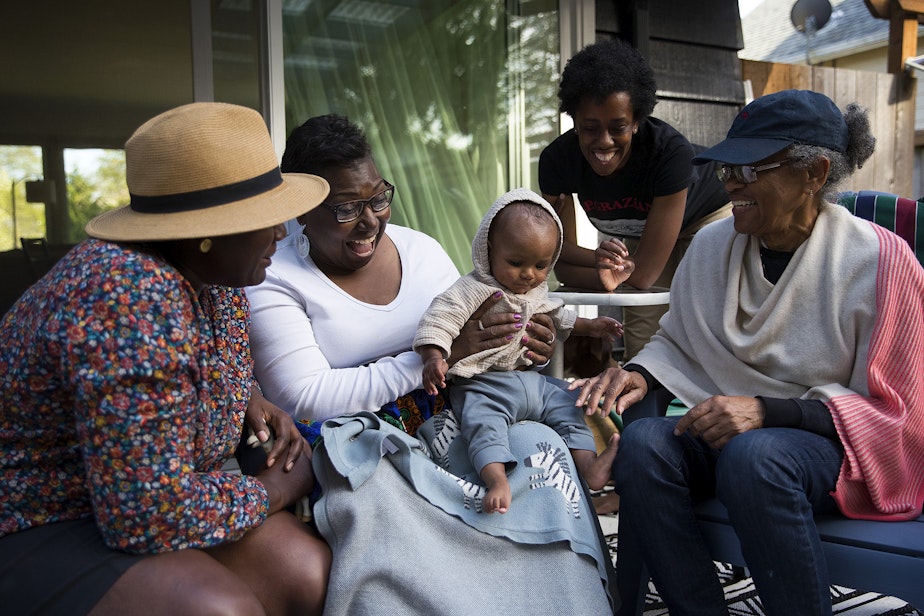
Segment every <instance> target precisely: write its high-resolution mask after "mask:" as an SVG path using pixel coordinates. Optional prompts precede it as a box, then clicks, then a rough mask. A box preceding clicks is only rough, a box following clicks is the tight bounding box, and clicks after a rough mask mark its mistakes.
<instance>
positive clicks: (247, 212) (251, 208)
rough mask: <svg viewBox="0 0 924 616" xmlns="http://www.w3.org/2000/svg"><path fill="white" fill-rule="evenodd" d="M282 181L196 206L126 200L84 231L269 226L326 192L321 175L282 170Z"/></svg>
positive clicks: (118, 236) (195, 233)
mask: <svg viewBox="0 0 924 616" xmlns="http://www.w3.org/2000/svg"><path fill="white" fill-rule="evenodd" d="M282 177H283V181H282V184H280V185H279V186H277V187H276V188H274V189H272V190H269V191H267V192H265V193H262V194H259V195H256V196H254V197H250V198H247V199H242V200H241V201H235V202H233V203H228V204H225V205H217V206H214V207H209V208H202V209H198V210H188V211H184V212H169V213H142V212H136V211H135V210H133V209H131V207H130V206H128V205H126V206H123V207H120V208H118V209H115V210H110V211H108V212H104V213H103V214H100V215H99V216H97V217H96V218H94V219H93V220H91V221H90V222H88V223H87V226H86V228H85V230H86V232H87V235H89V236H90V237H95V238H98V239H102V240H115V241H123V242H145V241H163V240H182V239H192V238H199V237H216V236H221V235H234V234H237V233H247V232H249V231H256V230H258V229H265V228H267V227H272V226H274V225H278V224H281V223H284V222H286V221H287V220H291V219H293V218H296V217H297V216H301V215H302V214H304V213H305V212H308V211H310V210H312V209H314V208H315V207H317V206H318V205H320V203H321V202H322V201H324V199H325V198H326V197H327V195H328V193H329V192H330V186H329V185H328V183H327V180H325V179H324V178H322V177H318V176H316V175H309V174H306V173H283V174H282Z"/></svg>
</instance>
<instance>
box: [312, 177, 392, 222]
mask: <svg viewBox="0 0 924 616" xmlns="http://www.w3.org/2000/svg"><path fill="white" fill-rule="evenodd" d="M382 181H383V182H385V190H383V191H381V192H377V193H375V194H374V195H372V196H371V197H369V198H368V199H357V200H356V201H344V202H343V203H338V204H336V205H328V204H327V203H322V204H321V205H323V206H324V207H326V208H327V209H329V210H332V211H333V212H334V214H335V215H336V216H337V222H353V221H354V220H356V219H357V218H359V217H360V216H361V215H362V213H363V209H364V208H365V207H366V206H367V205H368V206H369V209H371V210H372V211H373V212H381V211H382V210H384V209H385V208H387V207H388V206H389V205H391V202H392V200H393V199H394V198H395V187H394V186H392V185H391V184H389V183H388V181H386V180H382Z"/></svg>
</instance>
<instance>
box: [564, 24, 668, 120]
mask: <svg viewBox="0 0 924 616" xmlns="http://www.w3.org/2000/svg"><path fill="white" fill-rule="evenodd" d="M657 90H658V87H657V84H656V83H655V78H654V72H653V71H652V70H651V66H649V64H648V61H647V60H645V58H644V57H643V56H642V54H641V53H639V52H638V50H637V49H635V48H634V47H632V46H631V45H629V44H628V43H626V42H625V41H623V40H621V39H607V40H603V41H598V42H596V43H593V44H592V45H588V46H587V47H585V48H584V49H582V50H581V51H579V52H577V53H576V54H574V55H573V56H572V57H571V59H570V60H568V63H567V64H566V65H565V70H564V71H563V72H562V75H561V83H560V84H559V86H558V100H559V101H560V104H559V107H558V109H559V111H561V112H563V113H567V114H568V115H569V116H571V117H572V118H573V117H574V114H575V112H576V111H577V107H578V105H579V104H580V102H581V101H582V100H584V99H586V98H590V99H592V100H594V101H595V102H602V101H603V100H604V99H606V98H607V97H608V96H610V95H611V94H613V93H614V92H625V93H627V94H628V95H629V99H630V100H631V101H632V113H633V115H634V116H635V119H636V120H637V121H642V120H644V119H646V118H647V117H648V116H650V115H651V112H652V111H654V107H655V105H656V104H657V102H658V98H657V95H656V93H657Z"/></svg>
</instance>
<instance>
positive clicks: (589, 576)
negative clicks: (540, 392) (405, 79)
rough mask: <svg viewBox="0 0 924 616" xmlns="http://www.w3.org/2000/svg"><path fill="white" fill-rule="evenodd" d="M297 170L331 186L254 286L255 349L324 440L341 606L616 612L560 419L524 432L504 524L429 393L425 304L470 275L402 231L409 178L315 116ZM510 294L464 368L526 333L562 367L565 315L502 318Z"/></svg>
mask: <svg viewBox="0 0 924 616" xmlns="http://www.w3.org/2000/svg"><path fill="white" fill-rule="evenodd" d="M282 168H283V169H284V170H292V169H298V170H300V171H302V172H307V171H308V170H309V169H311V170H314V172H315V173H316V174H317V175H320V176H321V177H323V178H325V179H326V180H327V181H328V183H329V184H330V195H329V196H328V198H327V200H326V201H325V202H324V203H322V204H321V206H320V207H318V208H316V209H315V211H313V212H311V213H309V215H307V216H301V217H299V219H298V221H297V222H298V223H299V224H298V225H295V224H294V223H293V224H292V225H291V227H290V229H291V230H293V231H294V233H293V234H292V236H291V238H289V239H287V240H284V241H283V242H281V243H280V246H279V250H278V252H277V253H276V255H274V257H273V264H272V266H271V267H269V268H268V269H267V276H266V280H265V281H264V282H263V283H262V284H260V285H259V286H256V287H251V288H249V289H248V296H249V298H250V302H251V306H252V314H253V327H252V332H251V346H252V349H253V356H254V361H255V374H256V377H257V380H258V381H259V383H260V386H261V388H262V390H263V393H264V395H265V396H266V398H267V399H269V400H271V401H273V402H274V403H276V404H277V405H279V406H280V407H282V408H284V409H286V410H287V411H289V412H290V413H291V414H293V416H295V417H296V418H297V419H298V420H299V422H298V425H299V427H300V429H302V428H304V432H303V433H304V434H305V436H306V438H308V439H309V441H311V442H313V443H317V447H316V448H315V450H314V461H313V462H314V467H315V469H316V470H317V473H318V474H317V477H318V483H319V485H320V486H321V488H322V491H323V494H322V496H321V497H320V500H318V501H317V502H316V503H315V505H314V508H313V512H314V519H315V523H316V525H317V527H318V530H319V531H320V533H321V535H322V536H323V537H324V538H325V539H326V540H327V541H328V543H329V544H330V546H331V549H332V551H333V554H334V558H333V566H332V571H331V576H330V582H329V584H328V594H327V603H326V606H325V613H326V614H344V615H346V614H357V613H362V614H370V613H377V614H387V613H406V612H408V611H413V612H415V613H473V612H474V611H483V609H484V606H485V605H491V606H492V608H493V609H492V610H491V611H498V612H504V611H506V612H513V613H568V612H573V613H582V614H609V613H612V604H611V597H610V596H609V586H610V584H609V580H610V577H611V575H612V565H611V562H610V559H609V555H608V553H607V551H606V549H605V548H604V547H603V546H602V543H601V541H600V533H599V527H598V526H597V524H596V517H595V516H594V515H593V507H592V505H591V504H590V503H589V500H588V498H587V496H586V493H584V492H582V491H581V490H580V479H579V478H578V476H577V475H576V474H575V472H574V470H573V469H574V462H573V460H572V459H571V457H570V455H569V453H568V450H567V446H566V445H565V444H564V442H563V441H562V440H561V438H560V437H559V436H558V435H557V434H556V433H555V432H554V431H553V430H551V429H549V428H548V427H546V426H544V425H542V424H538V423H535V422H523V423H522V424H517V425H515V426H512V427H511V428H510V443H511V448H512V449H514V450H515V451H517V452H518V453H517V455H518V456H519V458H518V459H523V460H524V464H522V465H520V468H519V470H518V471H515V472H514V473H512V474H511V477H510V485H511V489H512V491H513V492H514V493H515V494H516V495H518V496H515V497H516V498H523V499H524V501H523V502H524V507H522V511H520V512H518V513H515V514H511V513H508V514H506V515H504V516H502V517H503V521H500V520H498V519H497V518H498V517H499V516H497V515H493V514H489V513H484V512H483V508H482V500H483V495H484V492H485V490H484V487H483V486H481V485H478V482H479V481H480V480H479V479H478V475H477V473H476V472H474V471H473V470H472V469H470V463H469V462H468V456H467V454H466V453H465V449H464V446H462V440H463V439H461V438H456V436H457V435H458V429H457V423H455V422H456V419H455V415H454V413H452V412H451V411H449V410H448V407H447V406H446V405H445V400H444V396H443V395H437V396H429V395H427V394H426V392H425V391H424V390H423V389H422V381H421V374H422V364H421V361H420V358H419V356H418V354H417V353H415V352H414V351H413V350H412V343H413V339H414V333H415V331H416V329H417V325H418V322H419V320H420V317H421V315H422V314H423V313H424V311H425V310H426V308H427V306H428V305H429V304H430V301H431V300H432V298H433V297H434V296H435V295H436V294H438V293H439V292H441V291H443V290H444V289H446V288H447V287H448V286H449V285H450V284H452V283H453V282H454V281H455V280H456V279H457V278H458V276H459V273H458V271H457V269H456V267H455V266H454V265H453V263H452V262H451V261H450V259H449V257H448V256H447V255H446V253H445V251H444V250H443V249H442V248H441V247H440V245H439V244H438V243H437V242H436V241H435V240H433V239H432V238H430V237H428V236H426V235H424V234H422V233H419V232H416V231H413V230H411V229H407V228H403V227H399V226H396V225H388V220H389V217H390V215H391V204H392V199H393V198H394V193H395V188H394V186H392V185H391V184H390V183H389V182H387V181H386V180H385V179H384V178H382V176H381V174H380V173H379V171H378V169H377V167H376V165H375V161H374V160H373V158H372V156H371V154H370V148H369V144H368V142H367V141H366V139H365V137H364V136H363V133H362V131H361V130H360V129H359V128H358V127H356V126H355V125H353V124H351V123H350V122H349V121H348V120H347V119H346V118H343V117H341V116H336V115H328V116H323V117H317V118H312V119H310V120H308V121H307V122H305V124H303V125H302V126H301V127H299V128H298V129H296V130H295V131H294V132H293V134H292V135H291V136H290V137H289V140H288V142H287V144H286V152H285V155H284V156H283V160H282ZM300 226H304V229H300V228H299V227H300ZM498 300H500V296H498V297H497V298H496V299H495V298H489V299H488V300H487V301H486V302H485V304H484V305H483V306H482V307H481V309H479V310H477V311H475V313H474V314H473V315H472V318H471V320H470V321H469V322H468V323H467V324H466V326H465V327H463V328H462V331H461V332H460V334H459V336H458V337H457V338H456V339H455V341H454V342H453V344H452V355H451V356H450V358H449V362H450V363H454V359H455V358H461V357H466V356H468V355H471V354H473V353H476V352H479V351H482V350H486V349H489V348H493V347H498V346H501V345H503V344H505V343H507V342H508V341H509V340H510V339H511V338H513V337H517V338H519V339H520V341H521V344H524V345H525V347H526V349H527V351H526V352H527V353H529V357H530V359H532V360H533V362H534V363H535V364H540V365H541V364H543V363H545V362H547V361H548V358H549V357H550V356H551V354H552V343H553V341H554V335H553V331H552V329H551V327H552V322H551V319H549V318H548V317H547V316H546V315H538V316H537V317H536V318H535V319H534V320H532V321H529V322H526V321H525V319H524V318H523V315H519V314H514V313H501V314H497V315H487V314H485V311H486V310H487V308H488V307H490V305H493V304H494V303H495V302H496V301H498ZM576 397H577V394H575V398H576ZM431 416H432V417H431ZM427 418H431V419H430V421H426V420H427ZM306 422H307V423H308V424H310V425H309V426H307V427H306V426H305V425H304V424H305V423H306ZM418 428H420V430H418ZM415 433H416V438H414V437H411V436H409V434H415ZM318 436H323V439H322V440H320V441H318V440H317V439H318ZM527 460H530V462H527ZM539 464H543V465H545V466H544V467H539V466H536V465H539ZM552 473H554V474H555V477H554V479H557V483H556V482H554V481H553V477H552V476H551V474H552ZM536 488H543V489H536ZM385 503H387V506H383V504H385ZM370 546H374V549H370ZM411 555H413V556H411ZM537 563H542V565H541V566H537ZM450 570H451V574H449V575H445V574H441V572H447V573H448V572H449V571H450ZM498 580H503V583H498Z"/></svg>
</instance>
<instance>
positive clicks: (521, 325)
mask: <svg viewBox="0 0 924 616" xmlns="http://www.w3.org/2000/svg"><path fill="white" fill-rule="evenodd" d="M513 326H514V327H516V328H517V329H520V328H522V327H523V324H522V323H514V324H513ZM526 327H529V323H527V324H526Z"/></svg>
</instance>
